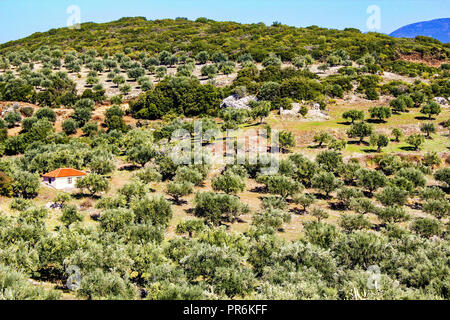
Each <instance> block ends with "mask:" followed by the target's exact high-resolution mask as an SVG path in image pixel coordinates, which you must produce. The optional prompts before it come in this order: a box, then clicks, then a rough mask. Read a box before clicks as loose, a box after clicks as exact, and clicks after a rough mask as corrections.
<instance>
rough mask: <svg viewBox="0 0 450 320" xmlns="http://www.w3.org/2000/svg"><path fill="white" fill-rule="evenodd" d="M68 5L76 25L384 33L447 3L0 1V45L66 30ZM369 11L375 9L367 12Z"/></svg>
mask: <svg viewBox="0 0 450 320" xmlns="http://www.w3.org/2000/svg"><path fill="white" fill-rule="evenodd" d="M73 5H75V6H77V7H79V9H80V20H81V23H83V22H97V23H101V22H108V21H113V20H117V19H120V18H122V17H133V16H144V17H146V18H147V19H150V20H154V19H163V18H176V17H186V18H189V19H192V20H195V19H196V18H198V17H207V18H209V19H213V20H218V21H237V22H241V23H258V22H264V23H266V24H268V25H270V24H272V22H274V21H279V22H281V23H283V24H287V25H291V26H297V27H306V26H310V25H318V26H321V27H326V28H335V29H343V28H349V27H351V28H357V29H360V30H361V31H363V32H367V31H377V32H382V33H387V34H389V33H391V32H392V31H394V30H396V29H398V28H400V27H402V26H404V25H407V24H411V23H415V22H419V21H426V20H432V19H437V18H448V17H450V0H220V1H216V0H0V30H1V32H0V43H4V42H7V41H10V40H16V39H20V38H23V37H26V36H28V35H31V34H33V33H34V32H38V31H39V32H43V31H47V30H49V29H52V28H60V27H66V26H67V23H68V20H70V21H73V19H70V18H71V17H73V14H74V12H73V11H72V12H71V13H68V12H67V9H68V8H69V7H70V6H73ZM373 6H377V7H376V8H375V9H373V8H372V11H371V10H369V13H368V12H367V11H368V8H369V7H373ZM377 8H379V11H378V9H377ZM373 10H374V11H373ZM368 20H369V27H370V28H369V27H368ZM374 22H375V23H374Z"/></svg>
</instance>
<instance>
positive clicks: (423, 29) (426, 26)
mask: <svg viewBox="0 0 450 320" xmlns="http://www.w3.org/2000/svg"><path fill="white" fill-rule="evenodd" d="M449 25H450V18H444V19H436V20H431V21H422V22H417V23H413V24H409V25H407V26H404V27H402V28H400V29H398V30H396V31H394V32H392V33H391V34H390V36H391V37H396V38H415V37H416V36H427V37H432V38H434V39H437V40H439V41H440V42H442V43H449V42H450V30H449Z"/></svg>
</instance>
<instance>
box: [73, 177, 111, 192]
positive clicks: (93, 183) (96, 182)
mask: <svg viewBox="0 0 450 320" xmlns="http://www.w3.org/2000/svg"><path fill="white" fill-rule="evenodd" d="M75 186H76V187H77V188H79V189H81V190H83V191H84V190H87V191H88V192H89V194H90V195H91V196H94V195H95V194H97V193H100V192H106V191H108V190H109V187H110V186H109V181H108V179H107V178H106V177H103V176H101V175H99V174H96V173H90V174H88V175H86V176H84V177H83V178H79V179H77V180H76V183H75Z"/></svg>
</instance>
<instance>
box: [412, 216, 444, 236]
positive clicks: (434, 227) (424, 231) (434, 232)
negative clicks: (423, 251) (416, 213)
mask: <svg viewBox="0 0 450 320" xmlns="http://www.w3.org/2000/svg"><path fill="white" fill-rule="evenodd" d="M411 230H413V231H414V232H416V233H417V234H418V235H420V236H422V237H425V238H431V237H433V236H440V235H441V233H442V230H441V225H440V223H439V221H437V220H435V219H430V218H417V219H415V220H414V222H413V223H412V225H411Z"/></svg>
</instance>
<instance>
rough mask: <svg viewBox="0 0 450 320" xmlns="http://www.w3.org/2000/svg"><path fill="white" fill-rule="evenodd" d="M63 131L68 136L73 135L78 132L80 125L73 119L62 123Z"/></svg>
mask: <svg viewBox="0 0 450 320" xmlns="http://www.w3.org/2000/svg"><path fill="white" fill-rule="evenodd" d="M62 129H63V131H64V132H65V133H66V134H68V135H71V134H74V133H76V132H77V129H78V124H77V122H76V121H75V120H73V119H67V120H64V122H63V123H62Z"/></svg>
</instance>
